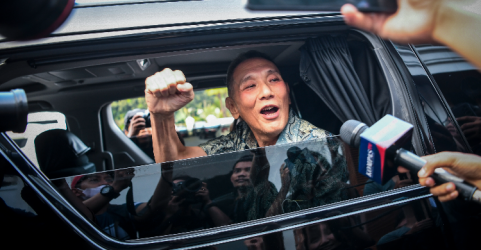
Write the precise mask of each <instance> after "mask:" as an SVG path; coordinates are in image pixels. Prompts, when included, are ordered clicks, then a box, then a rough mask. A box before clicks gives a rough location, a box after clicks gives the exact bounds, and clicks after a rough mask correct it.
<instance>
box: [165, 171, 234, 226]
mask: <svg viewBox="0 0 481 250" xmlns="http://www.w3.org/2000/svg"><path fill="white" fill-rule="evenodd" d="M210 203H211V200H210V197H209V190H208V189H207V184H206V183H205V182H202V181H200V180H199V179H197V178H193V177H190V176H188V175H181V176H177V177H174V178H173V181H172V196H171V198H170V201H169V203H168V204H167V208H166V209H165V211H164V220H163V221H162V223H161V224H160V225H159V226H158V228H157V230H158V231H159V232H161V233H160V234H161V235H166V234H175V233H182V232H188V231H193V230H199V229H203V228H207V227H209V225H210V224H212V221H214V224H217V223H215V217H216V216H217V214H216V212H217V210H219V209H218V208H217V207H212V206H207V205H208V204H210ZM210 210H212V211H210ZM204 211H207V214H206V212H204ZM218 212H220V213H221V215H224V214H223V213H222V212H221V211H220V210H219V211H218ZM224 216H225V215H224ZM209 217H210V218H212V217H213V218H212V220H210V219H209Z"/></svg>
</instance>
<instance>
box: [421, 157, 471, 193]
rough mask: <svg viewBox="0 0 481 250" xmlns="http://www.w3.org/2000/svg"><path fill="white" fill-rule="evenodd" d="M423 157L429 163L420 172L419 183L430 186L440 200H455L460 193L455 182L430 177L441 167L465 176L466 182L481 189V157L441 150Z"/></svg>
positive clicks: (462, 176)
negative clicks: (438, 180) (445, 181)
mask: <svg viewBox="0 0 481 250" xmlns="http://www.w3.org/2000/svg"><path fill="white" fill-rule="evenodd" d="M422 158H423V159H424V160H426V162H427V163H426V165H424V167H423V168H422V169H421V170H420V171H419V172H418V176H419V183H420V184H421V185H423V186H427V187H430V188H431V189H430V191H431V193H432V194H433V195H434V196H438V198H439V200H440V201H443V202H444V201H449V200H453V199H455V198H456V197H458V195H459V192H458V191H457V190H456V188H457V187H456V184H455V183H451V182H448V183H443V184H441V183H439V182H437V181H435V180H434V179H433V178H431V177H429V176H430V175H431V174H432V173H434V172H435V171H436V170H437V169H440V168H444V169H446V171H448V172H451V173H452V174H455V175H456V176H459V177H461V178H463V179H464V180H465V181H466V182H468V183H470V184H472V185H474V186H476V187H477V188H478V189H481V157H479V156H477V155H473V154H464V153H459V152H441V153H437V154H434V155H428V156H424V157H422ZM439 184H440V185H439ZM473 199H475V197H473ZM478 199H479V198H478Z"/></svg>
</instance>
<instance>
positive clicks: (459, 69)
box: [416, 45, 481, 155]
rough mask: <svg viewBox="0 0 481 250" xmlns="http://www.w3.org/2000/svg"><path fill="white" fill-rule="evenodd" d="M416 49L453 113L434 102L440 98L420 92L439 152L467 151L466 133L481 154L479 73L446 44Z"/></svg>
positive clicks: (469, 140) (476, 150)
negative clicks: (450, 113) (464, 140)
mask: <svg viewBox="0 0 481 250" xmlns="http://www.w3.org/2000/svg"><path fill="white" fill-rule="evenodd" d="M416 50H417V52H418V54H419V56H420V58H421V60H422V61H423V62H424V64H425V65H426V67H427V69H428V71H429V72H430V73H431V74H432V76H433V77H434V80H435V82H436V84H437V86H438V87H439V90H440V91H441V92H442V95H443V96H444V98H445V99H446V102H447V105H448V106H449V107H448V108H449V109H451V112H452V114H453V115H454V118H451V117H450V115H449V114H448V113H445V112H444V111H443V109H444V108H443V107H442V105H438V104H436V103H435V102H434V99H437V98H430V97H429V96H428V94H427V93H421V95H422V96H421V98H422V102H423V105H424V110H425V112H426V114H427V116H428V123H429V126H430V128H431V130H432V131H431V132H432V134H433V141H434V144H435V146H436V147H437V148H438V150H437V151H438V152H440V151H446V150H449V151H463V152H467V151H468V150H467V149H465V147H464V146H463V138H462V136H464V137H465V138H466V139H467V142H468V143H469V145H470V147H471V149H472V150H473V152H474V153H476V154H478V155H479V154H481V108H480V107H481V74H480V72H479V71H478V70H477V69H476V68H475V67H474V66H473V65H471V64H470V63H468V62H467V61H465V60H464V59H463V58H462V57H461V56H459V55H458V54H456V53H455V52H453V51H451V50H450V49H449V48H447V47H444V46H433V45H421V46H416ZM423 94H424V95H426V96H423ZM456 124H457V125H459V128H458V127H457V125H456ZM449 135H451V136H449ZM449 137H451V138H449Z"/></svg>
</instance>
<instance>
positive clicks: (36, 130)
mask: <svg viewBox="0 0 481 250" xmlns="http://www.w3.org/2000/svg"><path fill="white" fill-rule="evenodd" d="M27 120H28V124H27V129H26V130H25V132H23V133H13V132H7V134H8V136H10V138H12V139H13V141H15V143H17V145H18V146H19V147H20V148H21V149H22V151H23V152H24V153H25V154H26V155H27V156H28V158H29V159H30V160H31V161H32V162H33V163H34V164H35V165H37V166H38V162H37V155H36V153H35V143H34V140H35V138H36V137H37V136H38V135H39V134H41V133H42V132H45V131H47V130H51V129H63V130H66V129H67V124H66V123H65V115H64V114H62V113H60V112H38V113H31V114H28V118H27Z"/></svg>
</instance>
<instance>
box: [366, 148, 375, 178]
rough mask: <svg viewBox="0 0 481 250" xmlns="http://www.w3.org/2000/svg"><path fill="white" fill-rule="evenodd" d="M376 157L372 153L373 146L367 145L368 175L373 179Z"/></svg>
mask: <svg viewBox="0 0 481 250" xmlns="http://www.w3.org/2000/svg"><path fill="white" fill-rule="evenodd" d="M373 157H374V152H372V144H371V143H369V144H368V145H367V163H366V175H367V176H368V177H369V178H372V160H373Z"/></svg>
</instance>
